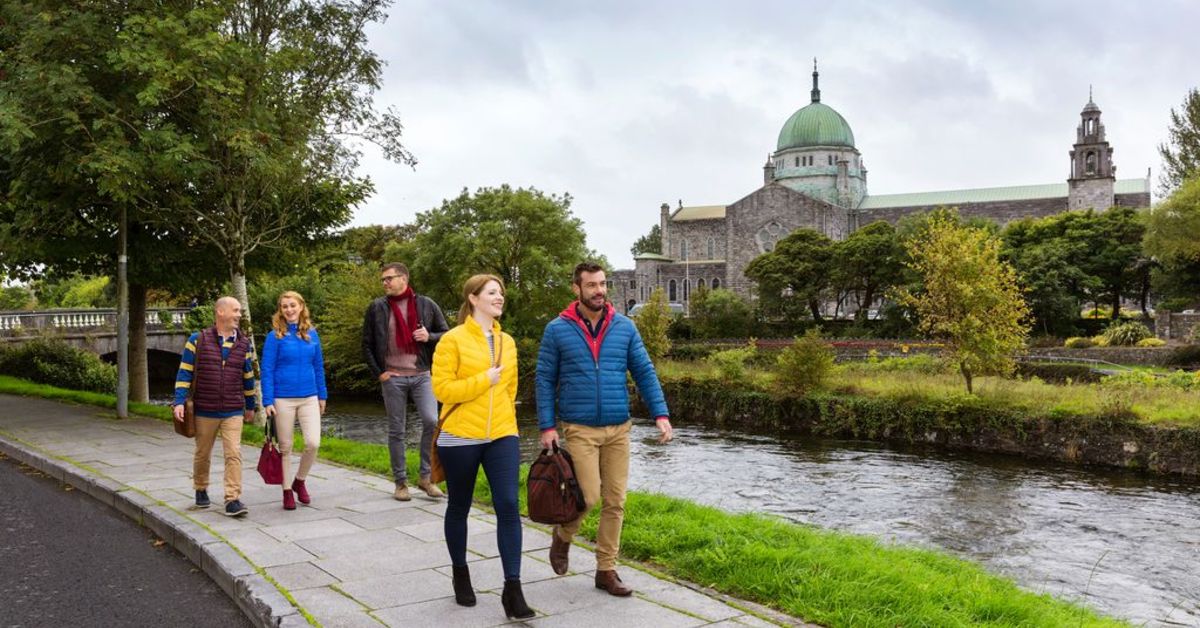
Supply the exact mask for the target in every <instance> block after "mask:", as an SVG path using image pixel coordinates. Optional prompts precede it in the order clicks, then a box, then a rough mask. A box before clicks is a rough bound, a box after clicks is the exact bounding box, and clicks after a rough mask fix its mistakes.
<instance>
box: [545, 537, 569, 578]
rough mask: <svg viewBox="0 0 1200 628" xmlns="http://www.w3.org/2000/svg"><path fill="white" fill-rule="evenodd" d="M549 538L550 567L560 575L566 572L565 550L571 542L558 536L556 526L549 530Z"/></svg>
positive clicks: (566, 550)
mask: <svg viewBox="0 0 1200 628" xmlns="http://www.w3.org/2000/svg"><path fill="white" fill-rule="evenodd" d="M550 539H551V540H550V568H551V569H553V570H554V573H556V574H558V575H560V576H561V575H563V574H565V573H567V552H568V551H570V549H571V543H570V542H569V541H563V540H562V539H559V538H558V526H555V527H554V529H553V530H551V531H550Z"/></svg>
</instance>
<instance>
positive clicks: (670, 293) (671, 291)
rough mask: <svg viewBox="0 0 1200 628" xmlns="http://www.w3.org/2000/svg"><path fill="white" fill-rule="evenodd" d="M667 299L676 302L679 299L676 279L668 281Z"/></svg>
mask: <svg viewBox="0 0 1200 628" xmlns="http://www.w3.org/2000/svg"><path fill="white" fill-rule="evenodd" d="M667 300H668V301H670V302H671V303H674V302H676V301H678V300H679V299H677V298H676V294H675V280H674V279H672V280H671V281H668V282H667Z"/></svg>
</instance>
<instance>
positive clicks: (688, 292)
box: [683, 279, 692, 301]
mask: <svg viewBox="0 0 1200 628" xmlns="http://www.w3.org/2000/svg"><path fill="white" fill-rule="evenodd" d="M689 285H690V284H689V283H688V280H687V279H684V280H683V300H684V301H687V300H688V297H689V296H691V292H692V291H691V290H689V289H688V286H689Z"/></svg>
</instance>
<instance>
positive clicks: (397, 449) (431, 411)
mask: <svg viewBox="0 0 1200 628" xmlns="http://www.w3.org/2000/svg"><path fill="white" fill-rule="evenodd" d="M382 387H383V405H384V407H386V408H387V415H388V454H389V455H390V456H391V459H392V479H393V480H395V481H396V484H407V483H408V466H407V465H406V464H405V461H404V438H405V432H406V431H407V427H408V426H407V422H408V421H407V418H408V417H406V416H405V415H406V414H407V412H408V397H409V395H412V400H413V405H415V406H416V407H417V416H418V417H420V419H421V449H420V453H421V468H420V474H421V477H422V478H426V477H429V471H430V461H429V457H430V455H431V454H430V452H431V451H432V450H431V449H430V447H431V446H432V445H433V430H434V428H436V427H437V399H436V398H434V396H433V380H432V379H431V378H430V377H429V373H421V374H420V375H411V376H403V375H393V376H392V377H391V378H390V379H388V380H387V381H386V382H383V383H382Z"/></svg>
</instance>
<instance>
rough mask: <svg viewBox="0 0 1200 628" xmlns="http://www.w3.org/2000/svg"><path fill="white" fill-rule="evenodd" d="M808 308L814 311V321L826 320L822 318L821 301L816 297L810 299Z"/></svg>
mask: <svg viewBox="0 0 1200 628" xmlns="http://www.w3.org/2000/svg"><path fill="white" fill-rule="evenodd" d="M808 309H809V310H811V311H812V317H813V320H814V321H816V322H818V323H819V322H821V321H822V320H824V319H822V318H821V303H820V302H819V301H817V300H816V299H809V300H808Z"/></svg>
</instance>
